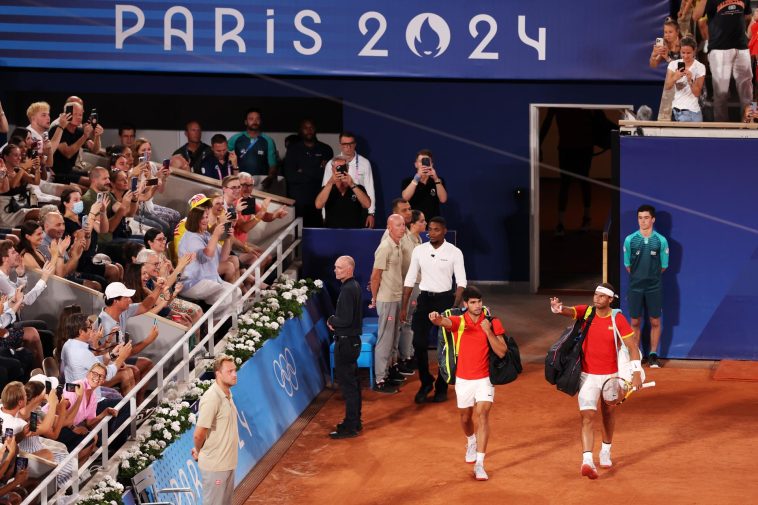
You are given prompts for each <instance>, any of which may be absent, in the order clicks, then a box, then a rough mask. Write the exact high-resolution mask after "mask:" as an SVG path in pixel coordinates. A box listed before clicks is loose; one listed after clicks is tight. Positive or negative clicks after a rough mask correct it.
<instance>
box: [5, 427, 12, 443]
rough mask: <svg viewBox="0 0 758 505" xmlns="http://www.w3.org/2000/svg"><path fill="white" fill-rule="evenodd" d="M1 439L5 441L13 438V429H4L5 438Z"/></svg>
mask: <svg viewBox="0 0 758 505" xmlns="http://www.w3.org/2000/svg"><path fill="white" fill-rule="evenodd" d="M3 438H4V439H5V440H8V439H10V438H13V428H5V436H4V437H3Z"/></svg>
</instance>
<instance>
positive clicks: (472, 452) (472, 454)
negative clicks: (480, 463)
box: [466, 442, 476, 463]
mask: <svg viewBox="0 0 758 505" xmlns="http://www.w3.org/2000/svg"><path fill="white" fill-rule="evenodd" d="M466 463H476V442H474V443H473V444H470V443H468V442H466Z"/></svg>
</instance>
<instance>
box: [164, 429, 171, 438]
mask: <svg viewBox="0 0 758 505" xmlns="http://www.w3.org/2000/svg"><path fill="white" fill-rule="evenodd" d="M163 438H165V439H166V440H171V433H170V432H169V431H168V430H163Z"/></svg>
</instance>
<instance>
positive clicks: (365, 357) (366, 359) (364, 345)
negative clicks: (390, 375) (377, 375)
mask: <svg viewBox="0 0 758 505" xmlns="http://www.w3.org/2000/svg"><path fill="white" fill-rule="evenodd" d="M374 345H376V335H374V334H373V333H363V334H362V335H361V353H360V354H359V355H358V368H368V377H369V381H371V382H370V385H371V387H372V388H373V387H374ZM329 369H330V370H331V376H332V384H334V342H332V343H331V345H330V346H329Z"/></svg>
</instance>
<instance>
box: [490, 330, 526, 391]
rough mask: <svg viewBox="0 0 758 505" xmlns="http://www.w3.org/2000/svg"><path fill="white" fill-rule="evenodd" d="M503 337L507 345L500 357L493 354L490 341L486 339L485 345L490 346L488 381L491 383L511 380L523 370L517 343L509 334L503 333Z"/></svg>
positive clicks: (496, 383)
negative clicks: (503, 354)
mask: <svg viewBox="0 0 758 505" xmlns="http://www.w3.org/2000/svg"><path fill="white" fill-rule="evenodd" d="M503 339H504V340H505V344H506V345H507V346H508V352H506V353H505V356H503V357H502V358H501V357H500V356H498V355H497V354H495V351H493V350H492V346H491V345H490V341H489V340H487V345H489V346H490V382H491V383H492V384H493V385H498V384H508V383H509V382H513V381H515V380H516V378H517V377H518V374H520V373H521V370H523V368H522V366H521V353H520V352H519V349H518V344H517V343H516V341H515V340H514V339H513V337H511V336H509V335H503Z"/></svg>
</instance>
